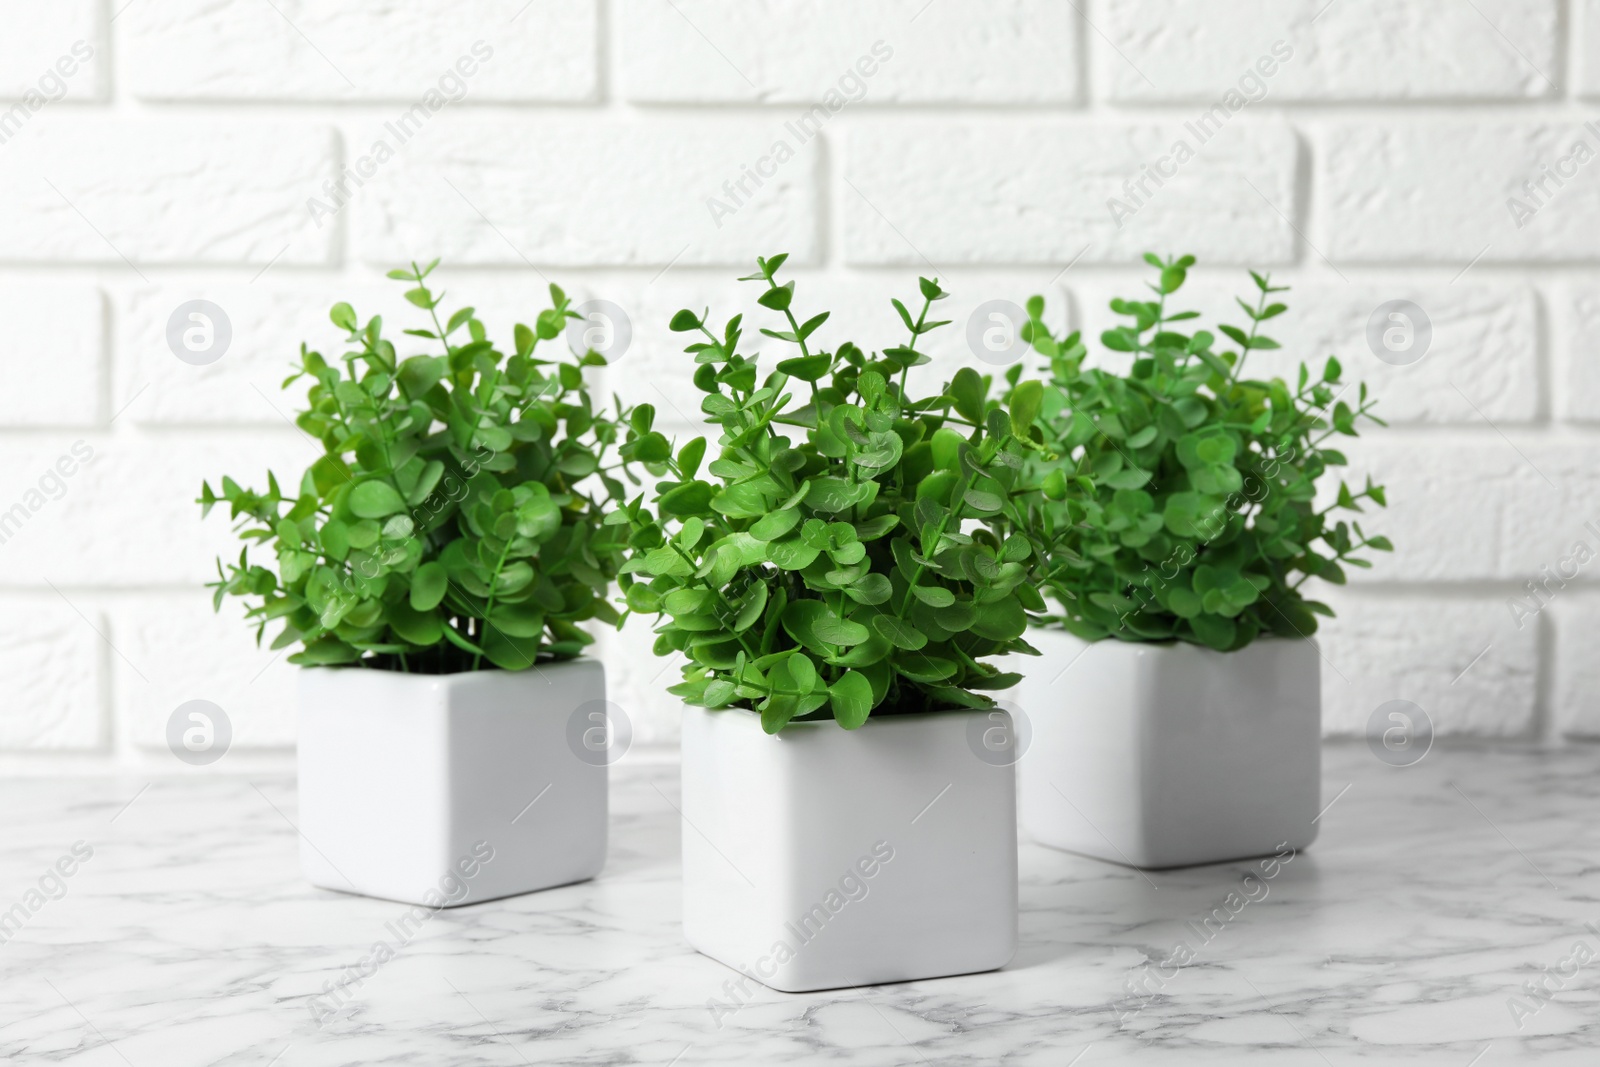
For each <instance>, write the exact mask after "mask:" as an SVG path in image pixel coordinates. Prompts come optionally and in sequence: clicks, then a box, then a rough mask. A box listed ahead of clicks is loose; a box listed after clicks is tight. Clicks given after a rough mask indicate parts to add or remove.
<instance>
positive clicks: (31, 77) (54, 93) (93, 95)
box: [0, 0, 110, 135]
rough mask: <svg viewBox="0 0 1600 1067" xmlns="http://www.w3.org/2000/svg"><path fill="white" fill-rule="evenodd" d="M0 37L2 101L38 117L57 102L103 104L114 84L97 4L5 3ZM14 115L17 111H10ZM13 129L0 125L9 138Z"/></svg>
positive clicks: (82, 0)
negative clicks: (22, 105) (15, 103)
mask: <svg viewBox="0 0 1600 1067" xmlns="http://www.w3.org/2000/svg"><path fill="white" fill-rule="evenodd" d="M6 8H7V9H8V10H6V11H5V15H6V19H5V24H6V32H5V36H4V37H0V101H4V102H6V103H8V104H9V103H11V102H12V101H27V103H28V114H29V118H30V119H31V117H32V115H34V114H37V113H38V112H39V111H41V110H43V109H44V108H45V107H47V106H49V104H51V103H55V102H56V101H59V100H71V101H87V100H99V99H101V98H102V97H103V96H104V95H105V90H106V87H107V85H108V84H109V82H110V77H109V69H108V67H107V63H106V56H105V54H104V49H103V41H102V37H101V24H100V17H101V10H102V9H101V6H100V5H99V4H97V3H94V0H60V2H58V3H51V4H20V3H14V4H7V5H6ZM11 113H12V114H16V112H15V111H12V112H11ZM12 128H14V124H13V126H12V127H11V128H7V127H4V126H0V132H4V133H6V134H8V135H9V133H10V132H11V129H12Z"/></svg>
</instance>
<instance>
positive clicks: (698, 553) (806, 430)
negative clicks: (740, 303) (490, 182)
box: [607, 255, 1044, 991]
mask: <svg viewBox="0 0 1600 1067" xmlns="http://www.w3.org/2000/svg"><path fill="white" fill-rule="evenodd" d="M784 258H785V257H784V256H782V255H778V256H772V257H770V258H765V259H759V260H758V261H757V263H758V265H759V271H758V273H756V274H754V275H751V276H750V277H749V278H747V279H742V280H747V281H755V282H757V283H759V284H760V285H762V286H763V291H762V293H761V296H760V297H759V303H760V304H761V306H763V307H764V308H767V309H769V310H770V311H773V312H775V313H777V315H778V316H779V317H780V319H781V322H780V324H779V325H780V328H779V329H776V330H771V329H764V330H763V331H762V332H763V333H766V334H768V335H769V336H772V337H776V338H779V339H780V340H783V341H786V342H788V343H790V344H793V345H794V346H795V347H796V348H797V349H798V354H797V355H795V356H794V357H793V358H790V359H785V360H783V361H781V362H779V363H778V364H777V367H776V370H775V371H774V372H772V373H770V374H767V375H765V376H763V375H761V374H759V373H758V370H757V362H756V360H755V359H754V358H751V357H747V356H744V355H740V354H739V353H738V347H739V343H740V339H741V336H742V327H741V320H740V317H738V316H735V317H734V318H733V319H732V320H731V321H729V322H728V323H727V324H726V326H725V328H723V329H721V330H714V329H713V328H712V325H711V323H710V322H709V321H708V318H707V316H706V315H705V314H696V313H694V312H692V311H688V310H684V311H679V312H678V313H677V314H676V315H675V316H674V317H673V319H672V322H671V328H672V329H673V330H675V331H678V332H683V333H692V334H696V335H698V336H697V337H696V339H695V340H694V342H693V343H692V344H690V345H689V346H688V348H687V350H686V351H687V352H689V353H690V354H692V355H693V357H694V363H695V372H694V381H695V384H696V385H697V386H698V387H699V388H700V389H701V390H702V391H703V392H704V393H705V394H706V397H705V401H704V405H703V410H704V413H705V417H706V421H707V422H708V423H710V424H712V425H715V426H717V427H719V428H720V435H719V436H718V438H717V450H716V452H715V453H714V454H713V455H712V456H711V457H710V461H709V463H706V462H704V461H705V460H706V459H707V456H706V440H705V438H703V437H697V438H695V439H693V440H691V441H689V442H688V443H687V444H686V445H684V446H683V447H682V448H681V449H679V450H678V451H677V453H676V455H673V456H670V457H667V458H665V459H663V460H662V461H661V462H660V463H659V464H657V465H656V466H655V467H654V468H653V469H654V471H655V473H657V474H658V476H660V477H662V479H663V480H662V481H661V482H660V483H659V485H658V486H657V492H656V496H655V499H654V511H652V510H651V508H649V507H647V506H646V502H645V500H644V498H643V497H642V496H641V497H639V498H637V499H635V500H633V501H631V502H629V503H628V504H627V505H626V506H625V507H624V508H622V509H620V510H619V511H618V512H616V513H615V514H613V515H611V516H610V517H609V518H608V520H607V521H609V522H616V523H618V524H626V525H627V526H628V530H629V546H630V549H629V551H630V555H629V558H628V561H627V562H626V563H625V564H624V566H623V568H622V573H621V575H620V576H619V579H618V582H619V586H620V588H621V589H622V591H623V594H624V601H625V604H626V606H627V608H628V610H629V611H630V612H635V613H641V614H646V615H655V616H657V617H658V619H659V625H658V626H657V629H656V632H657V633H658V634H659V636H658V637H657V639H656V645H655V650H656V652H657V653H658V654H662V655H666V654H670V653H673V652H680V653H682V654H683V655H684V656H685V657H687V659H688V664H687V666H685V668H684V672H683V674H684V680H683V681H682V682H681V683H680V684H678V685H674V686H673V687H672V688H671V690H670V691H671V692H672V693H674V694H675V695H677V696H679V697H681V698H683V700H684V701H685V703H686V705H687V706H686V707H685V710H684V719H683V798H682V815H683V895H684V905H683V907H684V933H685V935H686V937H687V939H688V940H689V942H690V944H692V945H693V946H694V947H695V948H696V949H698V950H699V951H701V952H703V953H705V954H706V955H708V956H711V957H712V958H714V959H717V960H720V961H721V962H723V963H725V964H728V965H729V966H731V967H734V968H736V969H738V970H740V971H742V972H744V973H745V974H746V975H749V976H751V977H753V978H756V979H758V980H759V981H761V982H763V983H765V984H767V985H769V986H772V987H773V988H776V989H781V990H788V991H798V990H808V989H822V988H830V987H840V986H851V985H862V984H868V983H876V982H890V981H899V980H906V979H914V978H928V977H934V976H939V975H948V974H959V973H966V972H972V971H981V970H988V969H992V968H995V967H999V966H1002V965H1003V964H1005V963H1006V961H1008V960H1009V959H1010V958H1011V955H1012V953H1013V951H1014V948H1015V943H1016V891H1017V890H1016V833H1015V828H1016V807H1015V794H1014V782H1015V777H1014V770H1013V768H1012V766H1011V763H1012V762H1013V761H1012V760H1010V759H1009V758H1005V756H1004V753H1003V752H1001V753H1000V754H999V756H998V757H997V756H996V753H995V751H994V749H995V748H1003V746H996V745H995V744H994V740H993V735H994V734H996V733H999V734H1001V735H1005V734H1007V733H1008V732H1009V719H1008V717H1007V716H1006V714H1005V713H1004V712H1003V711H1001V710H999V709H998V708H997V707H996V705H995V703H994V701H993V700H992V699H991V698H990V697H989V696H988V695H986V694H987V692H988V691H990V690H996V689H1005V688H1007V687H1009V686H1010V685H1012V684H1014V682H1015V681H1016V676H1015V675H1008V674H1005V673H1002V672H1001V671H1000V670H998V669H997V668H996V667H994V666H992V665H991V664H989V663H987V662H985V660H986V659H987V658H988V657H991V656H996V655H1000V654H1004V653H1007V652H1012V651H1025V650H1026V649H1027V646H1026V644H1025V643H1024V642H1023V641H1022V634H1023V632H1024V630H1025V628H1026V625H1027V617H1026V612H1025V611H1024V607H1027V606H1031V607H1033V608H1034V609H1035V610H1042V609H1043V607H1044V601H1043V599H1042V598H1041V597H1040V595H1039V593H1038V591H1037V590H1036V589H1035V587H1034V586H1033V585H1032V584H1031V583H1030V580H1029V568H1028V566H1027V564H1028V563H1029V562H1030V559H1031V556H1032V549H1031V545H1030V543H1029V540H1028V538H1027V537H1026V536H1023V535H1021V534H1019V533H1018V532H1017V531H1016V528H1015V522H1016V519H1017V517H1018V514H1019V512H1018V510H1017V508H1016V506H1015V505H1014V504H1013V503H1012V501H1011V499H1010V489H1011V486H1012V485H1013V483H1014V481H1015V478H1016V475H1017V472H1018V469H1019V468H1020V466H1021V462H1022V460H1021V457H1022V455H1023V454H1024V453H1025V452H1026V451H1027V450H1028V448H1029V447H1032V441H1031V439H1030V436H1029V428H1030V427H1031V425H1032V422H1033V418H1034V413H1035V412H1036V411H1037V410H1038V405H1039V401H1040V398H1041V397H1042V395H1043V389H1042V386H1040V385H1039V383H1034V388H1033V389H1031V390H1030V389H1028V388H1027V387H1023V388H1021V389H1018V390H1017V391H1016V392H1015V393H1014V394H1013V396H1012V400H1011V403H1010V406H1009V408H1008V409H1002V408H1001V406H1000V405H999V403H998V402H997V401H995V400H992V399H990V398H989V397H988V395H987V393H988V387H989V383H988V382H986V381H985V380H984V379H981V378H980V377H979V376H978V375H976V374H974V373H973V372H972V371H971V370H970V369H968V370H963V371H961V372H960V373H959V374H957V375H956V376H955V378H954V379H953V380H952V381H951V382H950V383H949V386H948V388H947V389H945V390H941V391H940V392H938V393H935V394H933V395H932V396H928V397H925V398H923V399H913V398H912V397H911V396H910V395H909V394H908V393H907V391H906V382H907V376H908V371H909V369H910V368H911V367H914V366H916V365H918V364H921V363H925V362H927V357H926V356H925V355H924V354H922V353H921V352H920V351H918V345H919V344H920V343H921V342H922V339H923V338H924V336H925V335H926V334H927V333H928V332H929V331H930V330H933V329H935V328H936V327H938V326H942V325H944V323H942V322H934V321H930V320H929V312H930V310H931V308H932V306H933V304H934V302H935V301H937V300H940V299H942V298H943V297H944V295H945V293H944V291H943V290H942V289H941V288H940V287H939V285H938V284H937V282H935V281H932V280H929V279H926V278H924V279H921V281H920V287H921V297H922V306H921V311H920V313H919V314H917V315H915V316H913V315H912V313H911V312H910V311H909V310H908V309H907V308H906V307H905V306H904V305H903V304H902V303H900V302H899V301H894V306H895V309H896V310H897V311H898V312H899V315H900V318H901V320H902V322H903V323H904V324H905V327H906V329H907V330H908V331H909V335H910V336H909V338H908V340H907V342H906V343H905V344H903V345H899V346H896V347H892V348H888V349H885V350H884V351H883V352H882V353H881V355H876V356H869V355H868V354H867V353H866V352H864V351H862V350H861V349H860V348H858V347H857V346H856V345H854V344H850V343H844V344H840V345H839V346H838V347H837V348H836V349H835V350H833V351H831V352H828V351H819V350H818V349H817V348H816V347H815V342H814V341H813V340H812V338H813V335H814V334H815V332H816V331H817V329H818V328H819V327H820V326H821V325H822V324H823V323H824V322H825V321H826V319H827V318H828V313H827V312H822V313H820V314H817V315H814V316H811V317H809V318H807V319H805V321H803V322H802V321H800V319H799V318H798V317H797V316H796V312H795V310H794V307H793V298H794V291H795V286H794V283H793V282H792V281H789V282H782V283H780V282H779V281H778V271H779V268H780V267H781V266H782V264H783V261H784ZM702 465H704V470H703V471H702ZM986 731H987V732H988V733H989V735H990V737H989V739H988V740H989V744H990V745H991V748H988V749H986V748H985V747H984V741H983V735H984V734H985V732H986Z"/></svg>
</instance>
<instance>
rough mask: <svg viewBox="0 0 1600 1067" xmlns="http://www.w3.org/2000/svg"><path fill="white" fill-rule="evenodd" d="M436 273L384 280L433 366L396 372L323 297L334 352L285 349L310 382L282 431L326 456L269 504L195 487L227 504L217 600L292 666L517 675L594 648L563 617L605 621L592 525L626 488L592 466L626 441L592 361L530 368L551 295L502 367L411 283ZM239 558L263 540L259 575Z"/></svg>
mask: <svg viewBox="0 0 1600 1067" xmlns="http://www.w3.org/2000/svg"><path fill="white" fill-rule="evenodd" d="M437 264H438V261H437V260H435V261H434V262H433V263H431V264H429V265H428V266H426V267H423V268H418V267H417V265H416V264H412V266H411V269H410V270H409V271H406V270H396V271H391V272H390V274H389V277H391V278H395V279H397V280H400V281H404V282H408V283H410V285H411V286H412V288H410V289H409V290H408V291H407V292H406V294H405V295H406V299H407V300H409V301H410V302H411V303H412V304H414V305H416V306H417V307H418V308H421V309H422V310H424V311H426V312H427V314H428V316H429V322H430V325H431V328H429V329H409V330H406V331H405V332H406V333H407V334H409V335H411V336H413V337H419V338H424V339H426V340H428V341H431V342H434V343H437V344H440V345H442V346H443V348H444V354H443V355H415V356H411V357H409V358H407V359H404V360H401V359H399V358H398V356H397V354H396V352H395V347H394V344H393V343H392V342H390V341H389V340H387V339H385V338H384V336H383V320H382V319H381V317H376V316H375V317H373V318H371V319H369V320H368V321H367V323H366V324H365V325H364V326H363V325H361V323H360V320H359V319H358V318H357V317H356V313H355V310H354V309H353V308H351V306H350V305H349V304H345V303H340V304H335V305H334V306H333V308H332V311H331V312H330V317H331V318H332V319H333V322H334V324H335V325H337V326H340V327H342V328H343V329H345V330H348V331H349V338H348V343H349V344H350V345H351V350H350V351H347V352H345V353H344V354H343V356H341V357H340V359H339V360H337V361H335V362H333V363H330V362H329V361H328V360H326V359H325V358H323V356H322V355H321V354H319V353H317V352H313V351H309V350H308V349H307V348H306V346H305V345H303V344H302V345H301V346H300V365H299V368H298V369H297V370H296V372H295V373H294V374H293V375H291V376H290V377H289V378H288V379H286V380H285V381H284V383H283V384H284V386H285V387H286V388H287V387H288V386H289V385H290V384H291V383H293V382H294V381H296V380H298V379H300V378H301V377H303V376H310V377H311V378H312V379H314V384H312V386H311V388H310V393H309V407H308V409H307V410H306V411H303V412H301V413H300V415H299V416H298V417H297V418H296V420H295V425H297V426H298V427H299V428H300V429H301V430H303V431H304V432H305V433H306V434H308V435H309V436H310V437H311V438H313V439H314V440H316V441H317V442H319V443H320V444H321V446H322V448H323V455H322V456H321V457H319V458H318V459H317V460H316V462H314V463H313V464H312V465H311V467H310V469H308V470H307V471H306V472H305V474H304V476H303V477H302V478H301V479H300V482H299V488H298V490H297V491H296V492H295V493H294V494H292V495H286V494H285V493H284V492H283V491H282V489H281V488H280V487H279V483H278V480H277V478H276V477H275V476H274V475H273V474H272V473H271V472H270V471H269V472H268V473H267V489H266V491H265V492H258V491H254V490H250V489H245V488H242V487H241V486H240V485H239V484H238V483H237V482H235V481H234V480H233V479H232V478H223V479H222V483H221V484H222V491H221V493H220V495H219V494H218V493H217V492H215V491H213V490H212V488H211V486H210V484H209V483H206V484H203V485H202V487H201V495H200V497H199V499H198V500H197V503H199V504H200V505H201V509H202V514H205V513H209V512H210V510H211V508H212V507H213V506H214V505H216V504H217V503H219V502H225V503H226V504H227V505H228V507H229V511H230V517H231V518H232V519H234V520H236V521H237V527H236V528H237V530H238V533H239V536H240V538H241V539H243V540H244V541H245V543H246V544H245V547H244V548H243V549H242V550H241V551H240V553H239V560H238V562H237V563H233V564H230V565H229V566H228V568H227V571H226V572H224V571H223V567H222V562H221V561H220V560H219V561H218V563H217V571H218V574H219V575H220V576H221V577H220V578H219V580H218V581H216V582H213V583H210V587H211V588H214V589H215V590H216V595H215V601H214V602H215V605H216V606H217V607H218V608H219V609H220V608H221V606H222V600H223V597H224V596H228V595H233V596H240V597H244V598H246V599H247V602H248V603H250V608H249V611H248V617H249V618H250V619H252V620H256V621H258V623H259V626H258V629H257V640H260V639H261V637H262V634H263V631H264V630H265V628H266V626H267V624H268V623H269V622H273V621H275V620H281V621H282V623H283V629H282V631H281V632H280V633H279V634H278V635H277V637H276V639H275V640H274V641H273V642H272V647H273V648H284V647H287V646H289V645H293V644H296V643H299V644H301V645H302V646H303V647H302V648H301V649H300V651H298V652H296V653H294V654H293V655H291V656H290V657H289V661H290V662H291V663H300V664H312V665H315V664H351V663H361V664H364V665H366V666H371V667H379V668H387V669H393V670H409V671H416V672H422V673H447V672H453V671H461V670H476V669H478V668H479V667H480V666H481V665H482V663H483V661H484V660H487V661H488V662H489V663H490V664H492V665H493V666H495V667H500V668H504V669H506V670H521V669H524V668H527V667H530V666H532V665H533V663H534V661H535V660H536V659H538V658H539V657H540V656H541V655H547V656H553V657H560V658H566V657H571V656H575V655H577V654H579V652H581V651H582V649H583V646H584V645H586V644H588V643H589V642H590V641H592V640H593V638H591V637H590V636H589V635H588V634H586V633H585V632H584V631H583V630H582V629H581V628H579V627H578V625H577V623H579V622H581V621H583V620H585V619H591V618H595V619H601V620H604V621H607V622H613V623H614V622H616V621H618V619H619V615H618V613H617V611H616V609H615V608H613V607H612V605H611V604H610V603H609V602H608V601H607V600H606V599H605V593H606V589H607V586H608V585H609V584H610V582H611V581H612V579H613V578H614V577H615V575H616V572H617V568H618V567H620V566H621V564H622V560H623V554H624V548H625V545H624V542H623V541H622V539H621V538H620V537H619V536H618V532H617V531H616V530H614V529H611V528H607V527H604V526H603V525H602V524H601V512H602V509H603V508H604V506H605V505H606V504H607V502H608V501H610V500H621V499H623V498H624V497H625V495H626V489H625V487H624V485H623V483H622V482H621V481H619V480H618V479H617V477H616V476H615V473H614V472H615V471H616V470H617V467H618V466H620V467H622V468H623V470H622V472H623V473H624V474H625V475H626V474H627V473H628V472H627V470H626V465H625V462H624V463H619V464H617V465H614V466H612V467H605V466H603V464H604V463H605V458H606V451H607V449H608V448H610V447H611V446H613V445H616V444H618V441H619V438H623V437H624V432H625V431H626V437H625V439H623V440H622V443H621V444H620V446H619V453H620V455H621V457H622V460H623V461H627V460H630V459H631V457H632V453H633V452H634V451H636V450H637V449H639V448H640V447H642V443H641V442H640V441H638V440H636V435H634V434H633V433H632V432H631V431H627V429H626V423H625V421H619V420H625V419H626V415H627V413H626V412H623V411H621V410H620V407H619V410H618V412H617V419H615V420H614V419H608V418H605V417H603V415H602V414H597V413H596V412H595V411H594V410H593V409H592V406H591V401H590V397H589V394H588V392H587V390H586V389H585V385H584V369H585V368H588V367H594V366H600V365H603V364H604V362H605V360H604V359H603V358H602V357H600V356H599V355H597V354H596V353H594V352H586V353H585V354H583V355H582V356H580V357H576V358H567V359H563V360H549V359H543V358H539V357H537V356H535V354H534V352H535V350H536V348H537V347H538V345H539V344H540V342H544V341H552V340H555V339H556V338H558V337H560V336H561V335H562V332H563V329H564V327H565V325H566V320H567V319H569V318H576V317H577V313H576V312H573V311H571V310H570V309H569V307H568V300H567V297H566V294H564V293H563V292H562V291H561V289H560V288H558V287H557V286H554V285H552V286H551V287H550V299H551V301H552V306H551V307H550V308H549V309H548V310H546V311H542V312H540V313H539V316H538V318H537V320H536V322H535V325H534V326H533V327H532V328H531V329H530V328H529V327H527V326H523V325H520V324H519V325H518V326H517V327H516V329H515V331H514V347H513V351H512V353H511V354H510V355H509V356H507V355H506V354H505V353H503V352H501V351H499V350H498V349H496V348H495V346H494V344H493V342H491V341H490V340H489V338H488V335H487V332H486V330H485V328H484V325H483V323H482V322H480V321H479V320H478V318H477V317H476V315H475V314H474V312H473V309H472V308H470V307H466V308H461V309H459V310H458V311H456V312H455V313H454V314H452V315H450V317H449V320H448V321H447V322H441V321H440V318H439V306H440V302H441V300H442V298H443V295H442V294H441V295H439V296H435V295H434V294H433V292H432V291H431V290H430V289H429V288H428V286H427V284H426V278H427V277H428V275H429V274H430V273H431V272H432V271H433V269H434V267H435V266H437ZM463 331H464V333H463ZM452 338H455V340H452ZM341 364H342V367H341ZM635 480H636V479H635ZM594 490H599V491H600V492H601V494H602V495H601V496H600V497H599V498H598V499H597V498H595V497H592V496H590V495H589V494H590V492H592V491H594ZM251 546H255V547H257V548H258V549H264V548H266V547H267V546H271V548H272V550H273V552H274V553H275V555H276V567H275V568H274V567H269V566H264V565H262V564H261V563H259V562H252V561H251V559H250V549H251Z"/></svg>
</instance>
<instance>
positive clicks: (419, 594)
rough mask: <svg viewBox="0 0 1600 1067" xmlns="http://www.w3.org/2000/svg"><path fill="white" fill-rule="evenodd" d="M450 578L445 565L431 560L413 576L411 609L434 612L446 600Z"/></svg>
mask: <svg viewBox="0 0 1600 1067" xmlns="http://www.w3.org/2000/svg"><path fill="white" fill-rule="evenodd" d="M449 585H450V576H449V574H448V573H446V571H445V568H444V564H442V563H440V562H439V561H438V560H430V561H428V562H427V563H424V564H423V565H422V566H420V567H418V568H417V571H416V573H415V574H413V575H412V576H411V598H410V599H411V607H412V608H413V609H415V610H416V611H432V610H433V609H434V608H436V607H438V606H439V602H440V601H441V600H443V599H444V594H445V591H446V590H447V589H448V588H449Z"/></svg>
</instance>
